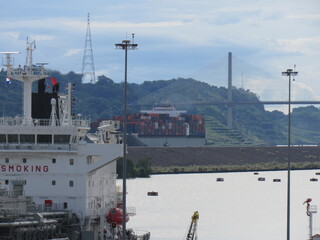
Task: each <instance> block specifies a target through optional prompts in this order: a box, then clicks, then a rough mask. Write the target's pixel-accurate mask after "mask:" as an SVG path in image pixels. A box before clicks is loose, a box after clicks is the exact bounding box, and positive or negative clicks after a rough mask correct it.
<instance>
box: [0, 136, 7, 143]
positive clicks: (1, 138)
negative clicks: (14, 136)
mask: <svg viewBox="0 0 320 240" xmlns="http://www.w3.org/2000/svg"><path fill="white" fill-rule="evenodd" d="M5 142H7V138H6V135H5V134H0V143H5Z"/></svg>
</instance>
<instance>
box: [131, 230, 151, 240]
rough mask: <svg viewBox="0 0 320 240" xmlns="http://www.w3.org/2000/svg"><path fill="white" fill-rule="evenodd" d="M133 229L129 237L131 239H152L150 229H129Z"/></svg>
mask: <svg viewBox="0 0 320 240" xmlns="http://www.w3.org/2000/svg"><path fill="white" fill-rule="evenodd" d="M129 231H131V235H129V237H128V239H129V240H131V239H132V240H133V239H134V240H149V239H150V232H148V231H143V230H135V231H133V230H132V229H131V230H129Z"/></svg>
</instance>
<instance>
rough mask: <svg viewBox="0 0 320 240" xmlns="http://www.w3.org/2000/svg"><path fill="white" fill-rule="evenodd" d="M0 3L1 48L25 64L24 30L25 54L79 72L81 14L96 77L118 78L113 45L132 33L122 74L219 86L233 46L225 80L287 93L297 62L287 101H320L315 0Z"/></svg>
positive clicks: (262, 93)
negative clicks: (29, 43)
mask: <svg viewBox="0 0 320 240" xmlns="http://www.w3.org/2000/svg"><path fill="white" fill-rule="evenodd" d="M0 9H1V11H0V12H1V18H0V36H1V38H0V51H1V52H2V51H20V52H21V54H19V55H15V56H14V57H15V60H14V61H15V64H16V65H17V64H21V65H23V64H24V63H25V48H26V38H27V37H28V38H29V39H30V40H34V41H35V42H36V45H37V49H36V51H35V52H34V56H33V58H34V62H47V63H48V66H47V68H49V69H52V70H58V71H60V72H62V73H68V72H70V71H74V72H76V73H81V71H82V61H83V56H84V52H85V51H84V47H85V40H86V29H87V15H88V13H90V31H91V41H92V51H93V59H94V68H95V74H96V76H100V75H105V76H107V77H109V78H111V79H112V80H114V81H115V82H122V81H123V80H124V51H123V50H117V49H115V44H116V43H121V42H122V40H125V39H129V40H131V36H132V33H134V34H135V39H134V41H135V43H137V44H138V49H137V50H131V51H129V52H128V82H131V83H132V82H134V83H142V82H144V81H152V80H169V79H173V78H179V77H192V78H194V79H196V80H199V81H203V82H207V83H209V84H210V85H216V86H225V87H226V86H227V56H228V52H232V56H233V68H234V69H233V72H234V73H233V85H234V86H236V87H243V88H245V89H249V90H250V91H252V92H254V93H256V94H257V95H258V96H259V97H260V99H261V100H287V99H288V78H287V77H284V76H282V75H281V72H283V71H285V70H286V69H288V68H293V67H294V65H296V70H297V71H298V72H299V76H297V77H296V78H295V81H294V82H292V93H291V94H292V100H320V81H319V80H320V2H319V0H304V1H301V0H197V1H196V0H183V1H182V0H130V1H123V0H117V1H114V0H112V1H111V0H90V1H89V0H87V1H82V0H77V1H75V0H65V1H62V0H55V1H44V0H41V1H40V0H32V1H28V2H25V1H24V0H12V1H10V3H8V2H7V1H4V0H0ZM85 70H86V71H91V68H90V65H89V66H88V65H86V68H85ZM282 107H283V106H282ZM272 108H281V106H272V107H269V109H271V110H272Z"/></svg>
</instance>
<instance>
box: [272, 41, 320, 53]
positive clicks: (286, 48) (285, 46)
mask: <svg viewBox="0 0 320 240" xmlns="http://www.w3.org/2000/svg"><path fill="white" fill-rule="evenodd" d="M319 46H320V37H308V38H307V37H305V38H296V39H277V40H276V41H275V42H273V45H272V48H274V49H275V50H280V51H283V52H288V53H301V54H319V53H320V48H319Z"/></svg>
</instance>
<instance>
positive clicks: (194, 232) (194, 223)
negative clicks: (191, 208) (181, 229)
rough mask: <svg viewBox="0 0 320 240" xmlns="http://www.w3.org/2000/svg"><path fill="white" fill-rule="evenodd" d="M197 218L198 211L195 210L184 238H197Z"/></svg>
mask: <svg viewBox="0 0 320 240" xmlns="http://www.w3.org/2000/svg"><path fill="white" fill-rule="evenodd" d="M198 220H199V213H198V211H195V212H194V214H193V215H192V217H191V224H190V227H189V230H188V234H187V237H186V240H197V239H198V236H197V225H198Z"/></svg>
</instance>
